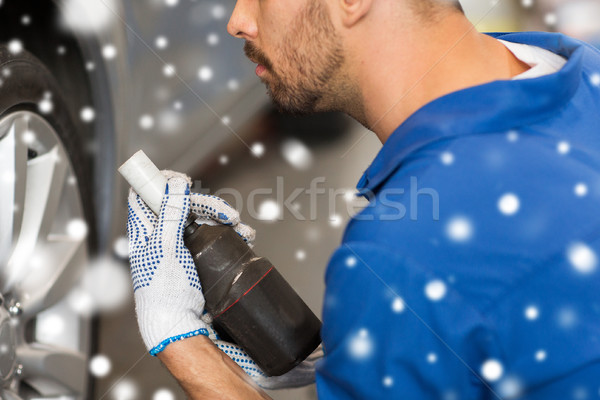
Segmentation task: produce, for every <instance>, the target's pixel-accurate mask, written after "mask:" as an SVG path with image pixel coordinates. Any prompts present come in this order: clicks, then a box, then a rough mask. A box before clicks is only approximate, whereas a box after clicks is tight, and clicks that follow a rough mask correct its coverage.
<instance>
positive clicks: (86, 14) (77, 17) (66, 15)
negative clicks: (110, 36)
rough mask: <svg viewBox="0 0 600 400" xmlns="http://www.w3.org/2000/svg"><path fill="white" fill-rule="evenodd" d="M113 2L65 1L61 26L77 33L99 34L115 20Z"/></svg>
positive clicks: (98, 0) (111, 0) (94, 0)
mask: <svg viewBox="0 0 600 400" xmlns="http://www.w3.org/2000/svg"><path fill="white" fill-rule="evenodd" d="M115 5H116V4H115V0H66V1H65V2H64V5H63V7H62V13H61V16H62V19H61V23H62V25H63V26H64V27H65V28H67V29H69V30H72V31H75V32H77V33H87V34H89V33H95V34H98V33H101V32H102V31H106V30H108V28H109V27H110V26H111V25H112V23H113V22H114V20H115V14H114V13H113V10H115Z"/></svg>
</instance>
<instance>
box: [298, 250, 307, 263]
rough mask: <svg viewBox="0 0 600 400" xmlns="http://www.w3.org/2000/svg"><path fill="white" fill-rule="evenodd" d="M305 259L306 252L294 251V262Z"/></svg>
mask: <svg viewBox="0 0 600 400" xmlns="http://www.w3.org/2000/svg"><path fill="white" fill-rule="evenodd" d="M305 259H306V252H305V251H304V250H302V249H298V250H297V251H296V260H298V261H304V260H305Z"/></svg>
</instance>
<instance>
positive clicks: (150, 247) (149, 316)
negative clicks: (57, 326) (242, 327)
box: [127, 172, 208, 355]
mask: <svg viewBox="0 0 600 400" xmlns="http://www.w3.org/2000/svg"><path fill="white" fill-rule="evenodd" d="M165 175H166V176H167V178H170V179H169V180H168V182H167V187H166V191H165V195H164V197H163V200H162V204H161V209H160V215H159V216H158V217H157V216H156V215H155V214H154V213H153V212H152V211H151V210H150V208H149V207H148V206H147V205H146V204H145V203H144V202H143V201H142V199H141V198H140V197H139V196H138V195H137V193H135V192H134V191H133V190H130V191H129V204H128V206H129V216H128V219H127V236H128V237H129V261H130V264H131V277H132V280H133V290H134V297H135V309H136V314H137V320H138V326H139V329H140V333H141V335H142V339H143V340H144V343H145V344H146V348H147V349H148V350H149V351H150V354H152V355H156V354H158V353H160V352H161V351H162V350H163V349H164V348H165V346H167V345H168V344H169V343H172V342H174V341H177V340H181V339H184V338H187V337H191V336H196V335H200V334H202V335H206V336H208V325H207V324H206V323H205V322H204V321H202V320H201V319H200V317H201V315H202V312H203V311H204V296H203V295H202V290H201V287H200V281H199V279H198V274H197V273H196V269H195V266H194V262H193V260H192V257H191V255H190V252H189V250H188V249H187V248H186V247H185V246H184V244H183V225H184V223H185V219H186V218H187V215H188V213H189V209H190V189H189V188H190V180H189V178H187V177H186V176H185V175H183V174H177V173H173V172H166V173H165Z"/></svg>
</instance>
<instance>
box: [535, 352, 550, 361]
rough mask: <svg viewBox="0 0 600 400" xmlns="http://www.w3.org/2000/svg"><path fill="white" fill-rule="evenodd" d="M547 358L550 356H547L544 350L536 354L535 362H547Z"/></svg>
mask: <svg viewBox="0 0 600 400" xmlns="http://www.w3.org/2000/svg"><path fill="white" fill-rule="evenodd" d="M547 356H548V355H547V354H546V350H543V349H542V350H538V351H536V352H535V360H536V361H537V362H542V361H544V360H546V357H547Z"/></svg>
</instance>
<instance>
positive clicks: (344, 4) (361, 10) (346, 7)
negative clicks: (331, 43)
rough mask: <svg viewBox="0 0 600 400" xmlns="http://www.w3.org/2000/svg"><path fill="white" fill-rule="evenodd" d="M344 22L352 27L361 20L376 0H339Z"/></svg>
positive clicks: (346, 25)
mask: <svg viewBox="0 0 600 400" xmlns="http://www.w3.org/2000/svg"><path fill="white" fill-rule="evenodd" d="M337 1H338V5H339V7H340V16H341V19H342V24H343V25H344V26H345V27H347V28H348V27H351V26H353V25H354V24H356V23H357V22H358V21H360V20H361V19H362V18H363V17H364V16H365V15H367V13H368V12H369V10H370V9H371V6H372V5H373V2H374V1H375V0H337Z"/></svg>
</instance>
